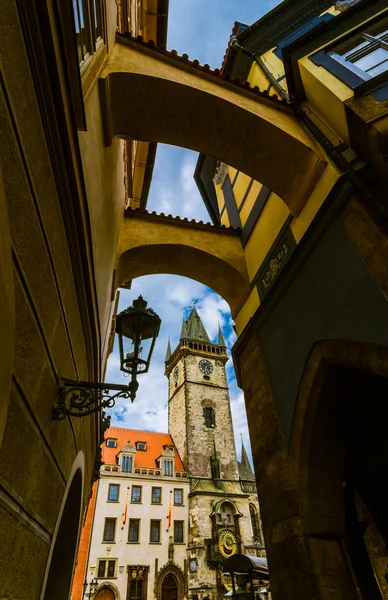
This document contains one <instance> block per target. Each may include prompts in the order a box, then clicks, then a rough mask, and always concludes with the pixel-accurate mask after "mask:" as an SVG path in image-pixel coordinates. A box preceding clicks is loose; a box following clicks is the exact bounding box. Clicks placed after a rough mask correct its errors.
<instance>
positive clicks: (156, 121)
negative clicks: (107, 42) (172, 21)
mask: <svg viewBox="0 0 388 600" xmlns="http://www.w3.org/2000/svg"><path fill="white" fill-rule="evenodd" d="M99 83H100V95H101V104H102V107H103V117H104V132H105V142H106V144H108V145H109V144H110V143H111V142H112V139H113V137H114V136H119V137H123V138H132V139H137V140H142V141H149V142H163V143H166V144H172V145H175V146H181V147H185V148H190V149H192V150H196V151H199V152H203V153H204V154H206V155H208V156H213V157H215V158H218V159H220V160H222V162H224V163H225V164H229V165H232V166H233V167H235V168H236V169H238V170H241V171H242V172H244V173H246V174H247V175H249V176H250V177H252V178H253V179H256V180H257V181H260V182H261V183H263V184H264V185H266V186H267V187H268V188H269V189H271V190H273V191H274V192H275V193H276V194H277V195H278V196H279V197H280V198H282V199H283V200H284V201H285V202H286V204H287V205H288V206H289V209H290V211H291V212H292V213H293V214H297V213H298V212H299V211H300V210H301V208H302V206H303V205H304V203H305V202H306V200H307V198H308V197H309V195H310V193H311V191H312V189H313V188H314V186H315V184H316V182H317V180H318V179H319V177H320V176H321V174H322V171H323V169H324V166H325V164H326V163H325V159H324V158H323V154H322V153H321V151H320V149H318V147H317V146H316V145H315V142H314V141H313V140H312V139H311V137H310V136H309V135H308V134H307V132H306V131H305V130H304V129H303V127H302V125H301V124H300V123H299V122H298V120H297V119H296V117H295V116H294V115H293V113H292V110H291V107H290V106H285V105H284V103H283V104H282V103H281V102H277V101H275V100H271V99H269V98H268V97H266V96H265V94H262V93H252V91H250V90H248V89H247V87H245V88H244V87H243V86H237V85H234V84H233V83H231V82H229V81H226V80H224V79H223V78H222V77H220V76H219V74H218V73H217V74H213V73H211V72H210V69H207V70H205V69H204V68H201V69H199V68H196V66H195V65H194V64H193V63H188V61H187V59H186V60H182V59H180V57H176V53H175V54H174V53H173V52H172V53H166V52H165V51H164V50H161V49H154V48H153V46H151V45H148V44H144V43H142V42H141V41H136V40H134V39H128V37H124V36H120V35H118V36H117V38H116V44H115V45H114V46H113V48H112V50H111V52H110V54H109V57H108V60H107V63H106V66H105V68H104V70H103V71H102V74H101V78H100V82H99ZM123 98H126V101H125V102H123V101H122V99H123ZM279 173H281V174H282V176H281V177H279Z"/></svg>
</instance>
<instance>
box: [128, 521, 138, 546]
mask: <svg viewBox="0 0 388 600" xmlns="http://www.w3.org/2000/svg"><path fill="white" fill-rule="evenodd" d="M139 525H140V519H130V520H129V530H128V542H138V541H139Z"/></svg>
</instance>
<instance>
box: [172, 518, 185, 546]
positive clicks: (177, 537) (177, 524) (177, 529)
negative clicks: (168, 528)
mask: <svg viewBox="0 0 388 600" xmlns="http://www.w3.org/2000/svg"><path fill="white" fill-rule="evenodd" d="M174 542H175V543H176V544H182V543H183V521H174Z"/></svg>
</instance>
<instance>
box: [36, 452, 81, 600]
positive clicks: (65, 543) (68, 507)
mask: <svg viewBox="0 0 388 600" xmlns="http://www.w3.org/2000/svg"><path fill="white" fill-rule="evenodd" d="M84 470H85V458H84V454H83V452H79V453H78V455H77V457H76V459H75V461H74V464H73V467H72V469H71V472H70V476H69V479H68V482H67V485H66V489H65V492H64V495H63V499H62V505H61V507H60V510H59V514H58V518H57V523H56V526H55V530H54V534H53V538H52V542H51V548H50V552H49V557H48V561H47V566H46V572H45V576H44V580H43V586H42V593H41V600H52V599H53V598H55V599H56V600H68V598H69V594H70V590H71V584H72V580H73V572H74V562H75V558H76V552H77V547H78V540H79V534H80V528H81V516H82V498H83V486H84Z"/></svg>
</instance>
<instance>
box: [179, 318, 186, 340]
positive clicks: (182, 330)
mask: <svg viewBox="0 0 388 600" xmlns="http://www.w3.org/2000/svg"><path fill="white" fill-rule="evenodd" d="M186 325H187V321H185V317H184V316H183V319H182V329H181V335H180V339H181V340H182V339H183V338H186V337H187V327H186Z"/></svg>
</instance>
